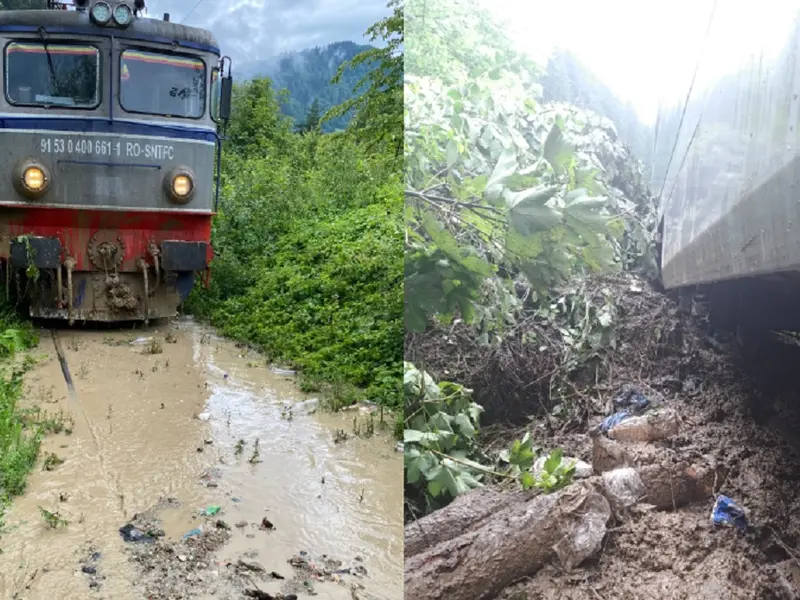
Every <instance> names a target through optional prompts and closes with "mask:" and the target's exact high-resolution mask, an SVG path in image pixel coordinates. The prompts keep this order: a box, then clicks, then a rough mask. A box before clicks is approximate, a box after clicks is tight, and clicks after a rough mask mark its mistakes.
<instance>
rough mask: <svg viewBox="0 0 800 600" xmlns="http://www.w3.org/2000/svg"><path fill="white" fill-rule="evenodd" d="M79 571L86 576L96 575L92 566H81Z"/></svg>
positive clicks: (95, 570)
mask: <svg viewBox="0 0 800 600" xmlns="http://www.w3.org/2000/svg"><path fill="white" fill-rule="evenodd" d="M81 571H83V572H84V573H86V574H87V575H94V574H95V573H97V569H96V568H95V567H93V566H92V565H83V566H82V567H81Z"/></svg>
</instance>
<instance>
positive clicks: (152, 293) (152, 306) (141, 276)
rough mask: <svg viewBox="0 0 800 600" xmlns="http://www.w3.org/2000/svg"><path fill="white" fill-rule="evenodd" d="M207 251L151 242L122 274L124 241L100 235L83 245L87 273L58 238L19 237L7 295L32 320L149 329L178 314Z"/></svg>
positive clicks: (191, 244) (12, 256)
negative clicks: (15, 299) (25, 307)
mask: <svg viewBox="0 0 800 600" xmlns="http://www.w3.org/2000/svg"><path fill="white" fill-rule="evenodd" d="M206 247H207V244H205V243H203V242H185V241H164V242H161V243H160V244H157V243H155V242H151V243H150V244H149V251H148V252H147V253H146V254H143V255H142V256H139V257H138V258H136V259H135V260H134V261H131V260H130V257H129V258H128V259H127V260H126V261H125V264H128V265H130V263H131V262H133V263H134V264H135V268H137V270H136V271H131V270H122V269H121V267H122V266H123V259H122V257H123V255H124V254H125V246H124V243H123V240H122V238H120V237H117V236H115V235H114V234H113V233H111V232H109V231H108V230H100V231H98V232H97V233H96V234H95V235H94V236H93V237H92V238H91V240H90V241H89V243H88V244H87V247H86V254H85V256H84V257H83V258H87V259H88V260H81V261H80V262H81V264H82V265H84V267H86V266H88V267H89V268H90V269H91V270H86V269H85V268H84V269H81V270H77V269H76V265H77V264H78V261H76V259H75V258H74V257H73V256H70V255H69V253H68V252H65V251H64V250H63V249H62V247H61V243H60V241H59V240H58V238H48V237H21V238H18V239H15V240H11V243H10V256H9V260H8V261H7V263H6V268H7V275H8V276H7V277H6V285H7V290H6V292H7V294H12V293H13V294H14V295H16V296H17V297H18V298H20V299H23V300H24V301H25V302H26V303H27V304H28V306H29V311H30V316H32V317H34V318H43V319H63V320H67V321H69V323H70V324H72V323H74V322H75V321H88V322H117V321H145V323H147V322H148V321H149V320H150V319H161V318H169V317H172V316H175V315H176V314H177V312H178V307H179V306H180V304H181V303H182V302H183V301H184V300H185V299H186V297H187V296H188V294H189V292H190V291H191V288H192V286H193V283H194V277H195V273H197V272H199V271H202V270H204V268H205V252H206ZM12 286H13V289H12Z"/></svg>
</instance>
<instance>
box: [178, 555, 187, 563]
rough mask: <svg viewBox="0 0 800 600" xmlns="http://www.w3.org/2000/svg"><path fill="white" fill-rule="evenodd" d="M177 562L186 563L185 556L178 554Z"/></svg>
mask: <svg viewBox="0 0 800 600" xmlns="http://www.w3.org/2000/svg"><path fill="white" fill-rule="evenodd" d="M178 560H179V561H181V562H186V555H185V554H178Z"/></svg>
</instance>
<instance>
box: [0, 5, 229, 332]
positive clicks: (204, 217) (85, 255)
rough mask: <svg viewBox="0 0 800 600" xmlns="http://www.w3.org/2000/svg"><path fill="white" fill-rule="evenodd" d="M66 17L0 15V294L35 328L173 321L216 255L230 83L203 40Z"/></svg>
mask: <svg viewBox="0 0 800 600" xmlns="http://www.w3.org/2000/svg"><path fill="white" fill-rule="evenodd" d="M77 4H78V6H77V9H76V10H39V11H0V47H2V49H3V61H2V72H3V77H2V81H3V88H4V89H3V92H4V93H3V94H2V95H0V259H2V260H4V261H5V265H6V269H5V271H6V274H7V278H6V282H7V283H6V284H7V286H17V287H18V288H19V289H20V290H21V291H22V292H23V293H24V294H25V297H26V299H27V301H28V302H29V305H30V313H31V316H34V317H43V318H58V319H68V320H69V321H70V322H73V321H74V320H76V319H78V320H87V321H126V320H145V321H147V320H148V319H151V318H162V317H169V316H173V315H175V314H176V312H177V308H178V306H179V304H180V303H181V302H182V301H183V300H184V299H185V298H186V296H187V295H188V294H189V292H190V291H191V288H192V286H193V284H194V280H195V276H196V274H197V273H207V272H208V266H209V263H210V260H211V258H212V255H213V253H212V249H211V245H210V236H211V219H212V216H213V214H214V210H215V182H214V166H215V165H214V161H215V150H216V149H218V142H219V137H218V135H217V124H218V123H219V122H220V121H221V119H222V118H224V117H225V116H226V112H227V110H228V107H229V106H230V77H229V76H226V77H223V74H222V71H221V67H222V63H221V62H220V53H219V50H218V48H217V44H216V42H215V41H214V39H213V37H212V36H211V34H210V33H209V32H206V31H204V30H200V29H196V28H191V27H185V26H181V25H178V24H174V23H171V22H169V21H168V20H167V15H165V19H164V20H157V19H143V18H138V17H137V16H135V13H136V12H138V11H137V9H138V8H140V6H138V4H139V3H138V2H137V3H136V4H135V5H134V4H128V3H127V2H126V1H124V0H123V1H119V2H116V3H109V2H105V1H103V0H98V1H94V2H89V1H86V0H84V1H83V2H80V1H78V3H77ZM81 5H82V6H81Z"/></svg>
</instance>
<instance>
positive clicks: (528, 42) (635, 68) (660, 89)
mask: <svg viewBox="0 0 800 600" xmlns="http://www.w3.org/2000/svg"><path fill="white" fill-rule="evenodd" d="M487 4H488V8H489V9H490V10H492V11H493V12H494V13H495V14H497V15H498V16H499V17H500V18H505V19H507V23H508V28H509V33H510V34H511V36H512V37H513V38H514V39H515V40H516V41H517V43H518V44H519V47H520V49H523V50H525V51H527V52H528V53H529V54H531V56H532V57H533V58H535V59H538V60H539V61H540V62H542V64H544V62H545V61H546V57H547V56H548V54H549V53H550V51H551V50H552V48H553V47H555V46H560V47H562V48H566V49H568V50H571V51H572V52H573V53H574V54H575V55H577V56H578V58H579V59H580V60H581V62H583V63H584V64H585V65H586V66H587V67H589V69H591V70H592V71H593V72H594V73H595V75H597V77H599V78H600V79H601V80H602V81H603V82H605V83H606V85H608V86H609V88H611V90H612V91H613V92H614V93H615V94H616V95H617V96H618V97H620V98H621V99H622V100H623V101H628V102H630V103H631V104H632V105H633V106H634V108H635V109H636V111H637V113H638V114H639V116H640V118H641V119H642V120H643V121H644V122H645V123H648V124H652V123H653V122H655V119H656V115H657V111H658V105H659V102H660V101H661V100H668V101H669V100H672V101H674V100H676V99H678V100H680V101H682V100H683V98H684V97H685V95H686V92H687V90H688V87H689V84H690V82H691V79H692V76H693V73H694V70H695V65H696V63H697V61H698V58H699V57H702V62H701V65H702V66H701V68H700V70H699V71H698V76H697V77H698V79H697V83H696V84H695V88H698V87H699V88H702V87H703V86H704V85H707V84H709V83H711V82H712V81H713V80H715V79H717V78H719V77H720V76H721V75H724V74H727V73H730V72H735V71H736V70H737V69H738V68H740V66H741V64H742V62H743V61H744V60H746V58H747V57H748V56H750V55H754V54H755V55H757V56H762V55H763V56H764V58H765V59H769V58H770V57H772V56H774V55H775V54H776V53H777V52H778V51H779V50H780V49H781V46H782V45H783V43H784V42H785V40H786V39H787V36H788V35H789V33H790V30H791V27H792V26H793V25H794V23H795V21H794V19H795V18H796V16H797V14H796V13H797V10H798V4H797V3H796V2H795V1H794V0H759V1H758V2H745V1H742V0H718V2H716V9H715V10H714V19H713V21H712V27H711V30H710V32H709V35H708V37H706V30H707V28H708V25H709V17H710V16H711V12H712V8H714V5H715V2H714V0H671V1H670V2H655V1H653V0H603V1H602V2H598V1H597V0H560V2H542V1H531V0H503V2H500V1H497V0H494V1H492V0H489V1H488V2H487ZM704 42H705V43H704Z"/></svg>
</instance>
